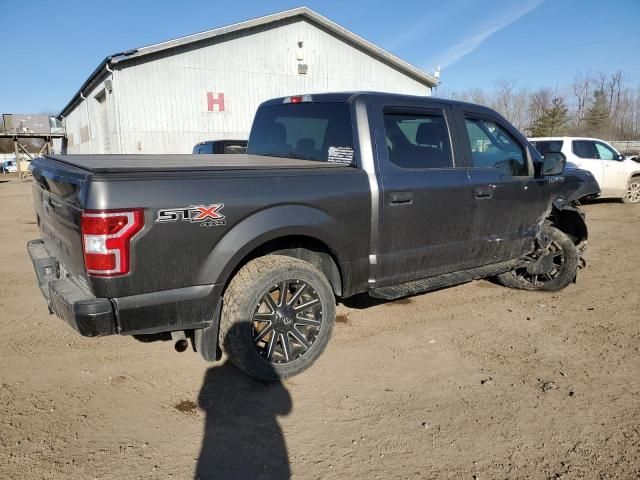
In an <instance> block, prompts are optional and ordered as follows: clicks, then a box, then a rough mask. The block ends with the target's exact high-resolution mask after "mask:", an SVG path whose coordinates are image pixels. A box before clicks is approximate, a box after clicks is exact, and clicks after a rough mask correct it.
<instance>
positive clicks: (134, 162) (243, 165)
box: [45, 154, 340, 173]
mask: <svg viewBox="0 0 640 480" xmlns="http://www.w3.org/2000/svg"><path fill="white" fill-rule="evenodd" d="M45 157H46V158H50V159H51V160H55V161H58V162H62V163H66V164H67V165H73V166H75V167H78V168H81V169H83V170H88V171H90V172H94V173H115V172H166V171H187V170H256V169H292V168H294V169H297V168H302V169H306V168H337V167H340V165H336V164H332V163H327V162H317V161H312V160H299V159H295V158H282V157H265V156H260V155H249V154H228V155H191V154H188V155H45Z"/></svg>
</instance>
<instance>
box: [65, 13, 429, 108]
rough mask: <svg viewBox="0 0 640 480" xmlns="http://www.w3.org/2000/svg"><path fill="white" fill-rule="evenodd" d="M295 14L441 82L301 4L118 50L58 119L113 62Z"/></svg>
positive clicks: (404, 69)
mask: <svg viewBox="0 0 640 480" xmlns="http://www.w3.org/2000/svg"><path fill="white" fill-rule="evenodd" d="M294 17H302V18H305V19H307V20H309V21H310V22H312V23H315V24H317V25H319V26H321V27H323V28H325V29H326V30H329V31H330V32H332V33H333V34H334V35H336V36H337V37H339V38H341V39H342V40H344V41H346V42H348V43H352V44H354V45H356V46H357V47H358V48H360V49H362V50H364V51H365V52H367V53H369V54H370V55H372V56H373V57H376V58H378V59H380V60H381V61H383V62H385V63H387V64H389V65H392V66H394V67H395V68H397V69H398V70H400V71H402V72H404V73H405V74H407V75H408V76H410V77H412V78H414V79H416V80H418V81H419V82H423V83H424V84H425V85H428V86H430V87H435V86H437V85H438V79H437V78H435V77H434V76H433V75H430V74H428V73H426V72H424V71H422V70H420V69H419V68H417V67H415V66H413V65H411V64H409V63H407V62H405V61H404V60H402V59H400V58H399V57H397V56H395V55H393V54H392V53H389V52H387V51H386V50H384V49H382V48H380V47H378V46H377V45H374V44H373V43H371V42H369V41H367V40H365V39H364V38H362V37H360V36H359V35H356V34H355V33H353V32H351V31H349V30H347V29H346V28H344V27H342V26H340V25H338V24H337V23H335V22H332V21H331V20H329V19H328V18H326V17H323V16H322V15H320V14H319V13H316V12H314V11H313V10H311V9H310V8H308V7H297V8H293V9H291V10H285V11H283V12H279V13H274V14H271V15H266V16H264V17H258V18H254V19H252V20H247V21H245V22H240V23H234V24H232V25H227V26H225V27H220V28H214V29H213V30H207V31H205V32H200V33H194V34H192V35H187V36H185V37H180V38H176V39H173V40H167V41H165V42H160V43H155V44H152V45H147V46H145V47H140V48H136V49H132V50H128V51H126V52H120V53H115V54H113V55H109V56H107V57H106V58H105V59H104V60H103V61H102V62H101V63H100V65H98V67H97V68H96V69H95V70H94V71H93V73H92V74H91V75H90V76H89V78H88V79H87V80H86V81H85V82H84V83H83V84H82V86H81V87H80V89H79V90H78V92H77V93H76V94H75V95H74V96H73V98H72V99H71V101H70V102H69V103H68V104H67V105H66V106H65V107H64V108H63V109H62V111H61V112H60V114H59V115H58V118H61V117H63V116H64V115H66V114H67V113H68V111H69V110H71V109H72V108H73V107H74V106H75V105H76V104H77V103H78V102H79V100H80V99H81V98H82V96H83V92H84V91H85V89H87V87H89V86H92V84H93V83H94V82H95V81H96V79H99V78H101V77H102V75H104V73H105V72H107V71H108V69H109V66H110V65H115V64H119V63H123V62H126V61H129V60H132V59H134V58H140V57H143V56H145V55H150V54H152V53H157V52H162V51H166V50H170V49H173V48H176V47H181V46H184V45H189V44H192V43H196V42H201V41H203V40H209V39H211V38H215V37H219V36H222V35H227V34H229V33H233V32H238V31H241V30H247V29H251V28H255V27H259V26H263V25H268V24H270V23H274V22H278V21H282V20H286V19H290V18H294Z"/></svg>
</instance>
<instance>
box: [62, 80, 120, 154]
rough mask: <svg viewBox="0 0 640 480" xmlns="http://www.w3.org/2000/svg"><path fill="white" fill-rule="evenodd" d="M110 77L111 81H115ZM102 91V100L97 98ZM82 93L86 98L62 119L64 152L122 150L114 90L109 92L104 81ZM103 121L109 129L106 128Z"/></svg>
mask: <svg viewBox="0 0 640 480" xmlns="http://www.w3.org/2000/svg"><path fill="white" fill-rule="evenodd" d="M114 74H117V72H114ZM111 80H112V85H113V84H115V81H113V79H111ZM103 94H104V102H102V101H100V100H102V95H103ZM85 95H86V99H85V100H83V101H82V102H80V103H79V104H78V105H77V106H76V107H75V108H74V109H73V110H72V111H71V112H69V113H68V115H67V116H66V117H65V119H64V122H65V127H66V132H67V153H71V154H77V153H121V149H120V147H119V145H120V140H119V128H118V125H119V123H118V119H117V117H116V101H117V96H116V95H115V92H113V93H109V92H108V91H107V89H106V88H105V83H104V81H103V82H101V83H99V84H98V85H97V86H96V87H95V88H93V90H91V92H90V93H85ZM106 125H108V130H106V131H105V129H104V126H106ZM105 146H110V147H111V148H105Z"/></svg>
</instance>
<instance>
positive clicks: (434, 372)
mask: <svg viewBox="0 0 640 480" xmlns="http://www.w3.org/2000/svg"><path fill="white" fill-rule="evenodd" d="M1 181H2V179H0V182H1ZM586 211H587V213H588V220H589V226H590V229H591V239H590V244H589V248H588V252H587V260H588V262H589V265H588V267H587V268H586V269H585V270H583V271H581V272H580V275H579V278H578V283H577V284H576V285H572V286H570V287H569V288H567V289H566V290H564V291H562V292H559V293H557V294H542V293H527V292H522V291H514V290H508V289H505V288H502V287H500V286H497V285H494V284H493V283H490V282H487V281H478V282H474V283H471V284H467V285H462V286H459V287H456V288H451V289H447V290H441V291H438V292H435V293H429V294H425V295H420V296H416V297H413V298H410V299H404V300H399V301H395V302H388V303H381V304H376V303H375V302H366V301H364V300H363V299H357V300H356V301H352V302H350V303H349V305H350V306H345V305H340V306H339V309H338V312H339V318H338V324H337V327H336V330H335V333H334V337H333V339H332V341H331V342H330V343H329V347H328V348H327V350H326V352H325V353H324V355H323V356H322V357H321V358H320V360H319V361H318V362H317V363H316V364H315V365H314V366H313V367H312V368H311V369H309V370H308V371H307V372H305V373H304V374H302V375H300V376H298V377H295V378H293V379H291V380H290V381H285V382H283V383H282V384H278V385H273V386H264V385H261V384H258V383H256V382H254V381H252V380H250V379H249V378H248V377H246V376H245V375H243V374H241V373H239V372H238V371H237V370H236V369H235V368H233V367H232V366H230V365H229V364H227V363H224V362H220V363H217V364H207V363H205V362H204V361H203V360H201V359H200V357H199V355H197V354H196V353H193V352H188V353H181V354H179V353H175V352H174V351H173V348H172V346H171V345H170V343H168V342H153V343H142V342H139V341H137V340H135V339H133V338H130V337H106V338H99V339H87V338H82V337H80V336H78V335H77V334H75V333H74V332H73V331H72V330H71V329H70V328H69V327H68V326H66V325H65V324H64V323H63V322H62V321H60V320H58V319H56V318H55V317H53V316H49V315H48V313H47V310H46V306H45V302H44V300H43V299H42V297H41V294H40V292H39V290H38V288H37V287H36V282H35V276H34V273H33V272H32V267H31V264H30V261H29V259H28V257H27V253H26V250H25V243H26V241H27V240H29V239H31V238H35V237H37V230H36V225H35V223H34V218H33V215H32V209H31V198H30V185H29V184H28V183H20V182H19V181H17V180H11V181H8V182H3V183H0V338H2V339H3V341H2V344H1V346H0V478H3V479H4V478H7V479H9V478H11V479H18V478H19V479H36V478H37V479H69V478H74V479H75V478H82V479H84V478H118V479H128V478H145V479H146V478H158V479H166V478H177V479H179V478H194V476H196V474H197V475H199V476H200V477H201V478H234V479H243V478H289V477H292V478H300V479H315V478H323V479H324V478H327V479H333V478H335V479H346V478H367V479H370V478H380V479H390V478H394V479H395V478H398V479H414V478H415V479H417V478H469V479H478V478H479V479H489V478H624V479H627V478H639V477H640V321H639V320H640V318H639V315H638V312H639V311H640V297H639V296H638V288H639V286H640V206H627V205H622V204H619V203H598V204H594V205H589V206H587V207H586ZM256 471H258V472H262V473H261V474H255V473H252V472H256Z"/></svg>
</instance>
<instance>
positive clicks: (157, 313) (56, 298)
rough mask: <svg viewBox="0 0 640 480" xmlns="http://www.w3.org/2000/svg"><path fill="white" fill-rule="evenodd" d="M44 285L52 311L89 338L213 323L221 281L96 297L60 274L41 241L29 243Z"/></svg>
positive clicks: (73, 280) (154, 331) (196, 326)
mask: <svg viewBox="0 0 640 480" xmlns="http://www.w3.org/2000/svg"><path fill="white" fill-rule="evenodd" d="M27 250H28V252H29V256H30V257H31V262H32V263H33V267H34V269H35V271H36V276H37V278H38V285H39V286H40V290H41V291H42V294H43V296H44V297H45V299H46V300H47V303H48V305H49V311H50V312H52V313H54V314H55V315H56V316H57V317H59V318H61V319H62V320H64V321H65V322H66V323H68V324H69V325H70V326H71V327H72V328H73V329H74V330H75V331H77V332H78V333H79V334H80V335H82V336H85V337H96V336H103V335H114V334H125V335H127V334H145V333H158V332H170V331H174V330H190V329H197V328H205V327H208V326H210V325H211V324H212V323H213V322H214V320H216V321H217V319H216V318H215V312H216V311H217V307H218V303H219V302H220V295H221V293H222V286H221V285H199V286H195V287H188V288H180V289H175V290H167V291H163V292H153V293H147V294H142V295H134V296H129V297H120V298H112V299H109V298H96V297H95V296H94V295H93V294H92V293H91V291H90V290H89V288H88V287H87V286H86V285H85V284H84V282H83V281H82V280H80V279H78V278H76V277H71V276H68V277H65V278H60V264H59V262H58V260H57V259H56V258H55V257H54V256H53V255H51V253H50V252H49V251H48V250H47V248H46V247H45V245H44V242H43V241H42V240H40V239H37V240H31V241H30V242H28V243H27Z"/></svg>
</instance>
